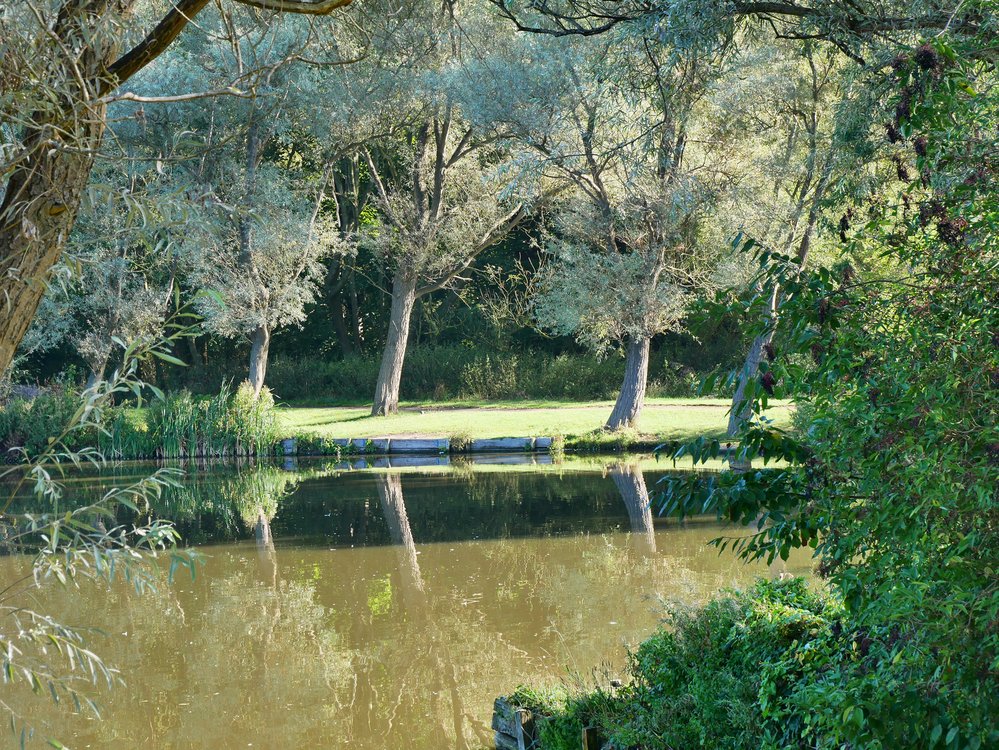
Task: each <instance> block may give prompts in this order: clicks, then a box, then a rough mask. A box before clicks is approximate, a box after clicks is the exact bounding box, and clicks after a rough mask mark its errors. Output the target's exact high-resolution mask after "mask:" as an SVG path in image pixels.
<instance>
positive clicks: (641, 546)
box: [609, 463, 656, 555]
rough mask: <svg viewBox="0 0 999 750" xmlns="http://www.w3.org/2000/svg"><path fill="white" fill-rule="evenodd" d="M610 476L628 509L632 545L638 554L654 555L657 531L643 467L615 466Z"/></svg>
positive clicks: (633, 464) (621, 464)
mask: <svg viewBox="0 0 999 750" xmlns="http://www.w3.org/2000/svg"><path fill="white" fill-rule="evenodd" d="M609 474H610V475H611V479H613V480H614V484H615V486H616V487H617V491H618V492H620V493H621V499H622V500H624V507H625V508H627V509H628V520H629V521H631V539H632V544H633V545H634V547H635V549H636V550H637V551H638V552H640V553H642V554H645V555H654V554H655V553H656V530H655V527H654V526H653V525H652V506H651V505H650V504H649V490H648V488H647V487H646V486H645V475H644V474H642V467H641V466H640V465H639V464H637V463H631V464H625V463H620V464H614V465H613V466H612V467H611V468H610V471H609Z"/></svg>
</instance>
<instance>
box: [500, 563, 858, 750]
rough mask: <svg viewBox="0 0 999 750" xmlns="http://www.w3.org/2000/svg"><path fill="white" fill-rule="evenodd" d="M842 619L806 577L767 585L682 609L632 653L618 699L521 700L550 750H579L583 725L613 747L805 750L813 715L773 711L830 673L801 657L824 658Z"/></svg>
mask: <svg viewBox="0 0 999 750" xmlns="http://www.w3.org/2000/svg"><path fill="white" fill-rule="evenodd" d="M840 614H841V610H840V608H839V606H838V605H837V604H836V603H835V602H834V601H833V600H831V599H829V598H827V597H824V596H821V595H819V594H816V593H814V592H813V591H810V590H809V589H808V588H807V586H806V584H805V583H804V581H803V580H801V579H791V580H787V581H759V582H758V583H757V584H756V586H755V587H754V588H753V589H751V590H750V591H747V592H742V593H735V594H730V595H727V596H723V597H720V598H717V599H715V600H713V601H711V602H709V603H708V604H707V605H706V606H704V607H700V608H689V607H681V606H673V607H672V608H671V609H670V610H669V611H668V616H667V621H666V624H665V625H664V627H663V628H662V629H660V630H659V631H657V632H656V633H655V634H654V635H653V636H652V637H651V638H649V639H648V640H647V641H645V642H644V643H643V644H641V646H640V647H639V648H638V650H637V651H636V652H635V653H634V654H633V655H632V657H631V665H630V668H629V671H630V673H631V682H630V684H628V685H625V686H624V687H622V688H620V689H618V690H617V691H611V690H607V689H604V688H600V689H597V690H595V691H593V692H584V693H576V694H572V693H567V694H564V695H559V694H557V693H555V694H552V693H550V692H544V691H542V692H540V693H539V692H538V691H531V690H526V689H523V688H522V689H520V690H518V692H517V693H516V694H515V696H514V698H513V700H515V701H517V702H518V703H519V702H521V701H522V702H523V703H522V704H521V705H526V706H528V707H530V708H532V710H534V711H537V712H538V713H540V714H541V715H543V716H545V717H546V718H545V719H544V721H543V722H542V726H541V732H540V737H541V746H542V747H543V748H545V749H546V750H550V749H551V748H566V749H567V750H568V748H573V749H575V748H578V747H579V737H580V733H581V731H582V728H583V727H584V726H594V727H597V728H599V730H600V733H601V734H602V735H603V736H604V737H606V738H607V740H608V742H609V743H610V746H612V747H642V748H646V749H647V750H669V749H670V748H679V747H682V748H694V747H709V748H745V749H746V750H750V749H752V750H757V749H758V748H764V747H765V748H780V747H797V746H799V744H798V743H799V741H800V740H801V739H802V728H803V726H804V724H803V719H805V718H806V717H807V716H808V714H807V713H804V714H801V713H798V714H793V713H791V712H787V711H783V712H782V711H773V710H772V709H771V706H772V705H774V704H777V703H779V702H780V701H781V700H782V699H785V698H786V696H788V695H794V694H795V693H796V691H798V690H800V689H802V686H807V684H808V683H809V682H810V681H811V680H812V679H814V677H815V675H816V673H818V672H819V671H820V669H824V668H825V667H826V665H825V664H822V665H820V664H818V660H817V659H809V658H807V657H806V658H804V659H803V658H801V655H802V654H810V653H811V652H812V650H813V649H816V648H819V649H820V652H822V653H824V651H821V646H820V645H819V644H822V643H823V641H824V639H827V638H832V637H833V636H832V633H833V632H834V631H836V632H841V630H839V631H837V626H836V623H837V622H838V621H839V620H838V618H839V616H840ZM782 705H783V704H782ZM799 710H800V707H799ZM809 746H811V745H809Z"/></svg>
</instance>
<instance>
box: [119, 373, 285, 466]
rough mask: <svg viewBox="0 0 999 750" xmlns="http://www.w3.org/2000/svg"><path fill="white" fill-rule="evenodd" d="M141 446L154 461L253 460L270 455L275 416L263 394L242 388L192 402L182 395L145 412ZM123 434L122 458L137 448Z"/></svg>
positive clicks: (267, 392)
mask: <svg viewBox="0 0 999 750" xmlns="http://www.w3.org/2000/svg"><path fill="white" fill-rule="evenodd" d="M147 422H148V434H149V435H150V436H151V442H150V441H144V444H145V445H146V446H155V448H154V450H155V452H156V454H157V457H160V458H184V457H189V456H216V457H229V456H254V455H265V454H268V453H271V452H272V451H273V448H274V444H275V442H277V416H276V414H275V411H274V398H273V396H272V395H271V392H270V390H269V389H267V388H264V389H263V390H261V392H260V396H259V397H258V398H256V399H255V398H254V397H253V388H252V387H251V386H250V384H249V383H247V382H244V383H242V384H241V385H240V386H239V387H238V388H237V389H236V390H235V391H231V390H230V388H229V387H228V386H226V385H223V387H222V389H221V391H220V392H219V393H218V395H216V396H212V397H195V396H193V395H191V393H190V392H188V391H181V392H179V393H176V394H170V395H168V396H167V397H166V398H164V399H162V400H160V401H154V402H153V403H152V405H151V406H150V407H149V409H148V410H147ZM130 437H131V436H129V435H127V434H123V435H122V436H121V441H120V446H121V449H120V453H121V454H122V457H127V458H136V457H139V456H136V455H127V451H128V449H129V448H131V449H133V450H134V449H135V448H136V447H137V443H135V442H132V441H131V440H130Z"/></svg>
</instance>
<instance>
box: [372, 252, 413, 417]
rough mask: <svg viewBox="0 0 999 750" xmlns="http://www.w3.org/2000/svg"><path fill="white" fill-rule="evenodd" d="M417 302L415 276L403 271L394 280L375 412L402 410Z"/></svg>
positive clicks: (382, 413)
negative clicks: (411, 324) (402, 384)
mask: <svg viewBox="0 0 999 750" xmlns="http://www.w3.org/2000/svg"><path fill="white" fill-rule="evenodd" d="M415 302H416V279H415V278H414V277H412V276H410V275H408V274H406V273H405V272H403V271H399V272H397V273H396V275H395V278H394V279H393V280H392V311H391V313H390V316H389V329H388V337H387V338H386V340H385V352H384V354H383V355H382V365H381V368H380V369H379V370H378V383H377V385H376V386H375V401H374V404H373V405H372V407H371V414H372V416H380V415H386V414H395V413H396V412H398V411H399V384H400V382H401V381H402V366H403V363H404V361H405V359H406V344H407V342H408V341H409V322H410V319H411V318H412V317H413V305H414V303H415Z"/></svg>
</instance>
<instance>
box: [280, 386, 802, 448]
mask: <svg viewBox="0 0 999 750" xmlns="http://www.w3.org/2000/svg"><path fill="white" fill-rule="evenodd" d="M729 403H730V402H729V401H727V400H724V399H708V398H705V399H666V398H657V399H649V400H648V402H647V404H646V407H645V410H644V411H643V412H642V422H641V426H640V429H639V430H630V431H625V432H618V433H607V432H604V431H603V430H602V429H601V428H602V426H603V423H604V421H605V420H606V419H607V416H608V415H609V414H610V411H611V408H612V406H613V402H612V401H587V402H582V403H580V402H572V401H523V400H522V401H502V402H491V403H487V402H480V401H461V402H458V401H455V402H446V403H432V404H427V403H406V404H403V405H402V408H401V410H400V412H399V414H395V415H392V416H389V417H372V416H371V415H370V413H369V411H370V409H369V407H367V406H341V407H326V408H316V407H281V408H280V409H278V424H279V429H280V431H281V433H282V434H284V435H288V436H291V435H298V434H312V435H319V436H322V437H325V438H376V437H427V438H447V437H453V436H455V435H462V436H466V437H469V438H495V437H528V436H541V435H544V436H554V435H563V436H565V438H566V448H569V449H574V450H593V451H596V450H602V449H605V450H619V449H622V448H629V447H635V448H638V447H646V446H649V445H656V444H659V443H663V442H673V441H681V440H689V439H692V438H696V437H701V436H704V437H711V438H721V437H723V436H724V435H725V429H726V426H727V422H728V407H729ZM769 416H770V417H771V418H772V419H773V420H774V422H775V423H776V424H778V425H782V426H786V425H787V424H788V423H789V422H790V408H789V406H788V405H787V404H784V403H779V404H777V405H775V406H774V407H773V408H772V409H771V411H770V415H769Z"/></svg>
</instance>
